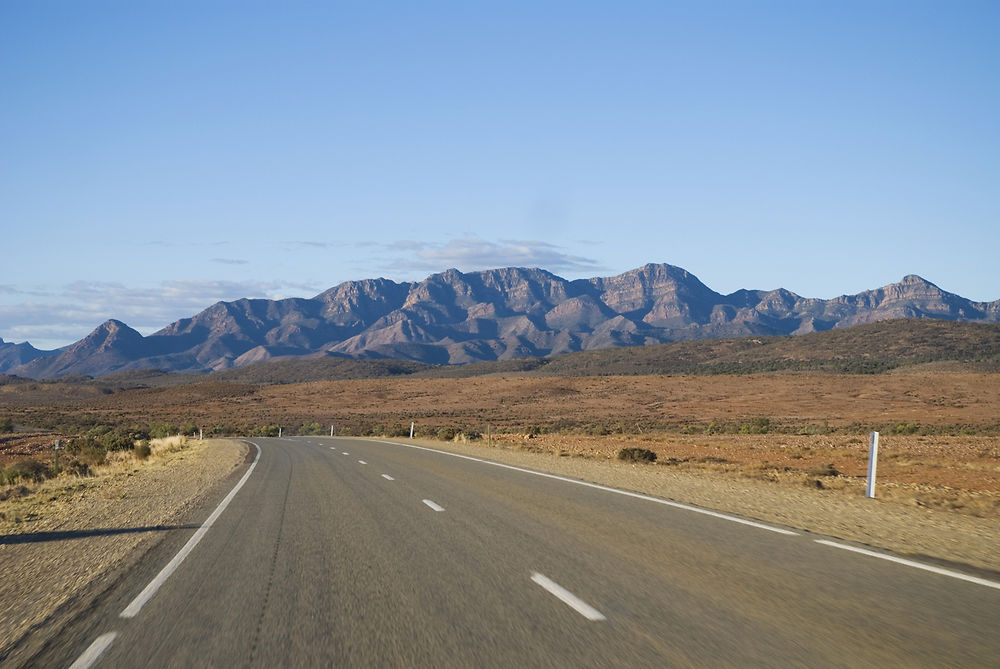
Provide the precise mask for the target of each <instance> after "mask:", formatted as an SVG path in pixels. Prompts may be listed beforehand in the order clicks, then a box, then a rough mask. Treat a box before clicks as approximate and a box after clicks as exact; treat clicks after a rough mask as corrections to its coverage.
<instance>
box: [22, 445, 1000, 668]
mask: <svg viewBox="0 0 1000 669" xmlns="http://www.w3.org/2000/svg"><path fill="white" fill-rule="evenodd" d="M253 442H254V444H255V446H259V451H260V454H259V459H258V460H257V461H256V463H255V464H254V465H253V469H252V470H251V471H249V472H248V473H247V475H246V476H245V478H244V479H243V480H242V487H241V488H239V489H238V490H237V491H236V492H235V494H231V495H230V496H229V497H228V506H226V507H225V508H223V509H221V511H219V512H218V513H217V514H216V515H215V517H214V518H213V519H212V522H211V525H210V526H208V527H205V528H203V529H201V530H198V533H199V536H198V537H195V539H192V537H194V535H195V530H193V529H190V530H185V531H184V532H175V533H172V534H171V536H170V537H169V538H168V539H165V540H164V541H163V542H161V544H160V545H158V546H157V547H156V548H155V549H153V550H152V551H151V552H150V553H149V554H148V555H147V557H146V558H145V559H144V560H143V561H142V563H141V564H140V565H139V566H138V567H136V568H135V569H132V570H131V571H130V572H129V573H128V574H125V575H122V576H121V578H120V579H119V581H118V582H117V583H116V584H115V585H114V587H112V588H109V590H108V592H106V593H105V594H104V595H103V596H102V597H101V598H100V599H99V601H98V602H96V603H95V604H94V605H93V606H92V607H91V608H90V609H89V610H87V611H84V612H82V613H81V614H80V615H79V616H77V618H76V619H75V620H74V621H73V623H72V624H70V625H68V626H67V627H66V629H64V630H63V631H62V632H61V633H60V634H59V635H58V637H56V638H55V639H54V640H53V642H52V643H50V644H49V646H48V647H47V648H46V649H45V651H44V652H43V653H42V654H41V655H39V656H37V657H36V658H34V660H33V662H34V663H37V664H38V665H39V666H71V665H73V664H74V662H75V663H76V664H75V666H76V667H86V666H94V667H149V666H156V667H207V666H213V667H275V666H336V667H753V666H760V667H776V666H780V667H869V666H879V667H897V666H898V667H916V666H934V667H941V666H960V667H976V666H993V667H996V666H997V663H998V662H1000V659H998V658H1000V583H996V582H995V581H993V580H990V579H989V576H988V575H987V576H986V577H983V576H982V575H981V574H980V575H979V576H976V575H975V574H972V575H971V580H963V579H962V578H957V577H956V576H961V575H962V574H949V573H936V572H931V571H926V570H923V569H919V568H915V567H914V566H911V565H907V564H904V563H900V562H892V561H889V560H886V559H880V558H879V557H876V556H875V555H869V554H866V553H859V552H855V551H851V550H847V549H845V548H843V547H842V546H845V545H846V544H842V543H839V542H836V541H833V540H831V543H829V544H828V543H819V542H818V541H817V540H827V539H829V538H826V537H819V536H816V535H811V534H808V533H806V532H803V531H801V530H796V529H794V528H782V527H778V526H773V525H767V524H754V523H749V524H748V523H746V522H740V521H741V520H743V519H739V518H734V517H732V516H728V515H725V514H717V515H710V514H706V513H703V512H700V511H699V510H696V509H691V508H686V507H683V506H669V505H666V504H663V503H658V502H657V501H655V500H651V499H648V498H643V497H642V496H628V495H623V494H618V493H616V492H614V491H610V490H607V489H602V488H600V487H598V486H587V485H580V484H578V483H573V482H569V481H565V480H560V479H558V478H557V477H551V476H539V475H535V474H531V473H529V472H525V471H519V470H517V469H514V468H510V467H504V466H496V465H490V464H488V463H485V462H482V461H477V460H475V459H471V458H462V457H456V456H454V455H450V454H446V453H441V452H436V451H433V450H428V449H422V448H416V447H411V446H409V445H402V444H389V443H385V442H376V441H366V440H352V439H345V438H320V437H310V438H303V437H298V438H291V439H255V440H253ZM229 487H231V485H230V486H229ZM226 492H228V490H223V491H221V492H220V496H219V499H217V500H214V501H213V503H212V504H213V505H214V504H216V503H218V502H219V501H221V499H222V495H224V494H225V493H226ZM211 512H212V508H206V509H203V510H201V511H199V514H200V517H199V518H197V519H193V520H194V526H195V527H197V525H198V524H201V523H203V522H205V519H206V518H207V517H208V516H209V514H210V513H211ZM192 542H196V543H194V544H192ZM182 550H183V551H184V557H183V560H178V559H174V565H173V567H172V569H173V571H171V572H170V573H168V574H167V575H165V576H164V575H163V574H162V573H161V572H162V570H163V569H164V567H165V566H166V565H168V564H169V563H171V560H172V558H174V556H175V555H176V554H177V553H178V552H179V551H182ZM875 553H876V555H882V553H881V552H879V551H875ZM967 573H968V574H971V572H967ZM158 575H160V577H159V579H158V580H157V576H158ZM150 582H156V583H157V584H158V589H155V588H154V591H153V592H150V590H149V589H148V588H147V584H148V583H150ZM143 592H145V594H144V595H143V594H141V593H143ZM137 598H138V599H139V600H141V601H138V602H137ZM123 612H124V613H125V615H123Z"/></svg>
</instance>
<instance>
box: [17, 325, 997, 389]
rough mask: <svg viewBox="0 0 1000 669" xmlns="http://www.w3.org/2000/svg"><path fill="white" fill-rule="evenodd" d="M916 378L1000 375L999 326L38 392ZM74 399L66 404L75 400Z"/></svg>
mask: <svg viewBox="0 0 1000 669" xmlns="http://www.w3.org/2000/svg"><path fill="white" fill-rule="evenodd" d="M917 368H930V369H957V370H961V371H976V372H985V373H1000V323H964V322H955V321H941V320H933V319H911V320H904V319H900V320H893V321H880V322H878V323H869V324H865V325H858V326H855V327H852V328H847V329H843V330H829V331H826V332H815V333H810V334H805V335H799V336H791V335H784V336H773V337H741V338H732V339H705V340H698V341H685V342H675V343H671V344H656V345H650V346H633V347H624V348H611V349H600V350H596V351H580V352H577V353H565V354H562V355H557V356H552V357H549V358H537V357H536V358H517V359H514V360H495V361H488V362H478V363H469V364H466V365H428V364H425V363H419V362H413V361H409V360H389V359H383V360H354V359H349V358H320V359H304V360H281V361H277V362H265V363H258V364H256V365H249V366H246V367H240V368H235V369H228V370H223V371H220V372H213V373H210V374H178V373H167V372H163V371H160V370H136V371H127V372H118V373H115V374H109V375H106V376H102V377H98V378H94V379H92V378H90V377H86V376H79V375H77V376H65V377H61V378H59V379H55V380H47V381H42V382H40V383H41V384H42V385H45V386H51V387H52V388H53V390H54V391H57V390H59V389H61V388H62V387H64V386H74V387H75V386H80V385H83V386H90V387H93V388H95V389H97V390H98V391H99V392H100V393H113V392H119V391H122V390H130V389H137V388H165V387H172V386H178V385H187V384H190V383H205V382H208V383H215V384H218V383H225V384H236V385H240V386H246V385H272V384H292V383H307V382H312V381H340V380H350V379H379V378H392V377H413V378H469V377H477V376H491V375H515V376H516V375H529V376H610V375H622V376H634V375H643V374H696V375H700V374H753V373H760V372H796V371H801V372H826V373H833V374H881V373H886V372H891V371H893V370H900V371H905V370H907V369H917ZM26 384H27V385H34V386H37V385H39V382H36V381H32V380H31V379H25V378H23V377H17V376H9V375H0V386H3V385H13V386H24V385H26ZM75 392H76V391H73V393H75ZM73 393H71V394H70V395H69V396H74V395H73Z"/></svg>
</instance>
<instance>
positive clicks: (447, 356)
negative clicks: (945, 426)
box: [0, 264, 1000, 378]
mask: <svg viewBox="0 0 1000 669" xmlns="http://www.w3.org/2000/svg"><path fill="white" fill-rule="evenodd" d="M894 318H943V319H949V320H969V321H984V322H996V321H1000V300H998V301H996V302H989V303H982V302H972V301H970V300H967V299H965V298H963V297H960V296H958V295H955V294H952V293H948V292H946V291H943V290H941V289H940V288H938V287H937V286H935V285H934V284H932V283H930V282H928V281H925V280H924V279H921V278H920V277H918V276H914V275H910V276H906V277H904V278H903V280H902V281H900V282H899V283H895V284H891V285H889V286H885V287H883V288H878V289H876V290H871V291H866V292H864V293H859V294H858V295H844V296H841V297H838V298H835V299H832V300H818V299H810V298H803V297H800V296H798V295H796V294H794V293H791V292H789V291H787V290H784V289H778V290H773V291H757V290H739V291H737V292H735V293H732V294H731V295H721V294H719V293H716V292H715V291H713V290H711V289H710V288H708V287H707V286H705V285H704V284H703V283H702V282H701V281H699V280H698V278H697V277H695V276H694V275H693V274H691V273H689V272H687V271H686V270H684V269H681V268H680V267H674V266H671V265H663V264H659V265H657V264H650V265H645V266H644V267H640V268H638V269H635V270H632V271H629V272H625V273H624V274H620V275H618V276H614V277H606V278H594V279H584V280H577V281H567V280H566V279H563V278H561V277H558V276H556V275H554V274H552V273H550V272H546V271H545V270H541V269H525V268H515V267H508V268H503V269H495V270H488V271H484V272H472V273H468V274H466V273H463V272H459V271H458V270H454V269H452V270H447V271H445V272H442V273H440V274H434V275H431V276H429V277H427V278H426V279H424V280H423V281H420V282H415V283H396V282H394V281H390V280H388V279H369V280H364V281H351V282H347V283H343V284H340V285H338V286H335V287H333V288H331V289H329V290H327V291H325V292H323V293H320V294H319V295H317V296H316V297H314V298H312V299H287V300H248V299H243V300H237V301H235V302H219V303H217V304H214V305H212V306H211V307H209V308H208V309H206V310H204V311H202V312H201V313H199V314H197V315H195V316H193V317H192V318H185V319H182V320H179V321H177V322H176V323H173V324H171V325H169V326H167V327H166V328H164V329H162V330H160V331H159V332H157V333H155V334H153V335H151V336H149V337H142V336H141V335H139V333H137V332H135V331H134V330H132V329H131V328H129V327H128V326H127V325H125V324H124V323H120V322H118V321H108V322H107V323H105V324H104V325H102V326H101V327H99V328H98V329H97V330H95V331H94V332H93V333H92V334H91V335H89V336H88V337H86V338H85V339H83V340H81V341H80V342H77V343H76V344H73V345H72V346H70V347H67V348H66V349H63V350H61V351H57V352H48V353H47V352H41V351H35V349H32V351H35V352H36V353H38V354H39V355H38V356H36V357H35V358H32V359H24V358H21V359H18V358H17V357H15V356H13V355H10V356H7V357H4V351H5V350H7V349H5V348H4V347H10V346H12V345H10V344H4V343H3V342H2V340H0V372H7V373H15V374H19V375H22V376H31V377H35V378H49V377H54V376H61V375H65V374H90V375H100V374H107V373H110V372H113V371H119V370H123V369H138V368H145V367H156V368H159V369H165V370H169V371H206V370H218V369H226V368H229V367H234V366H242V365H247V364H253V363H256V362H263V361H267V360H274V359H278V358H288V357H302V356H314V357H315V356H346V357H355V358H365V357H390V358H401V359H411V360H418V361H421V362H430V363H439V364H457V363H466V362H475V361H480V360H494V359H508V358H516V357H524V356H545V355H553V354H557V353H566V352H571V351H578V350H583V349H593V348H604V347H610V346H636V345H645V344H654V343H663V342H669V341H678V340H683V339H698V338H707V337H732V336H745V335H754V334H760V335H777V334H802V333H806V332H813V331H817V330H827V329H831V328H842V327H849V326H851V325H856V324H860V323H868V322H872V321H878V320H887V319H894ZM22 346H23V345H22ZM28 354H29V357H30V352H28ZM43 356H44V357H43Z"/></svg>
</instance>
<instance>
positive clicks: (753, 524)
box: [372, 439, 799, 537]
mask: <svg viewBox="0 0 1000 669" xmlns="http://www.w3.org/2000/svg"><path fill="white" fill-rule="evenodd" d="M372 441H376V442H378V443H382V444H392V445H393V446H405V447H407V448H416V449H419V450H421V451H431V452H432V453H441V454H442V455H450V456H453V457H456V458H462V459H463V460H472V461H474V462H481V463H483V464H486V465H493V466H494V467H503V468H504V469H512V470H514V471H516V472H524V473H525V474H534V475H535V476H543V477H545V478H548V479H555V480H556V481H565V482H566V483H575V484H576V485H582V486H586V487H588V488H595V489H596V490H604V491H605V492H613V493H616V494H618V495H625V496H626V497H634V498H635V499H642V500H645V501H647V502H656V503H657V504H664V505H666V506H672V507H674V508H675V509H684V510H685V511H694V512H695V513H701V514H704V515H706V516H712V517H713V518H721V519H723V520H730V521H732V522H734V523H740V524H742V525H749V526H750V527H757V528H759V529H762V530H768V531H770V532H777V533H778V534H787V535H789V536H793V537H794V536H798V534H799V533H798V532H793V531H791V530H786V529H783V528H780V527H771V526H770V525H765V524H764V523H757V522H754V521H752V520H746V519H744V518H737V517H736V516H730V515H727V514H725V513H719V512H718V511H710V510H708V509H700V508H698V507H696V506H690V505H688V504H681V503H680V502H671V501H670V500H668V499H660V498H659V497H650V496H649V495H643V494H642V493H638V492H629V491H628V490H619V489H618V488H611V487H609V486H606V485H601V484H599V483H590V482H588V481H578V480H576V479H571V478H566V477H565V476H558V475H556V474H546V473H545V472H536V471H535V470H533V469H525V468H524V467H515V466H514V465H505V464H503V463H500V462H493V461H491V460H483V459H482V458H475V457H472V456H471V455H461V454H459V453H449V452H448V451H439V450H437V449H436V448H427V447H426V446H417V445H416V444H402V443H400V442H398V441H384V440H382V439H372Z"/></svg>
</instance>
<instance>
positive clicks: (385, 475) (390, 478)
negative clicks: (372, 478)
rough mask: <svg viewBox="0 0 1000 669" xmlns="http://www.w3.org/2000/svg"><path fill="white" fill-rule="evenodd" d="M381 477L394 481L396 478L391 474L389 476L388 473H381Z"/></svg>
mask: <svg viewBox="0 0 1000 669" xmlns="http://www.w3.org/2000/svg"><path fill="white" fill-rule="evenodd" d="M382 478H384V479H385V480H386V481H395V480H396V479H394V478H392V477H391V476H389V475H388V474H382Z"/></svg>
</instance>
